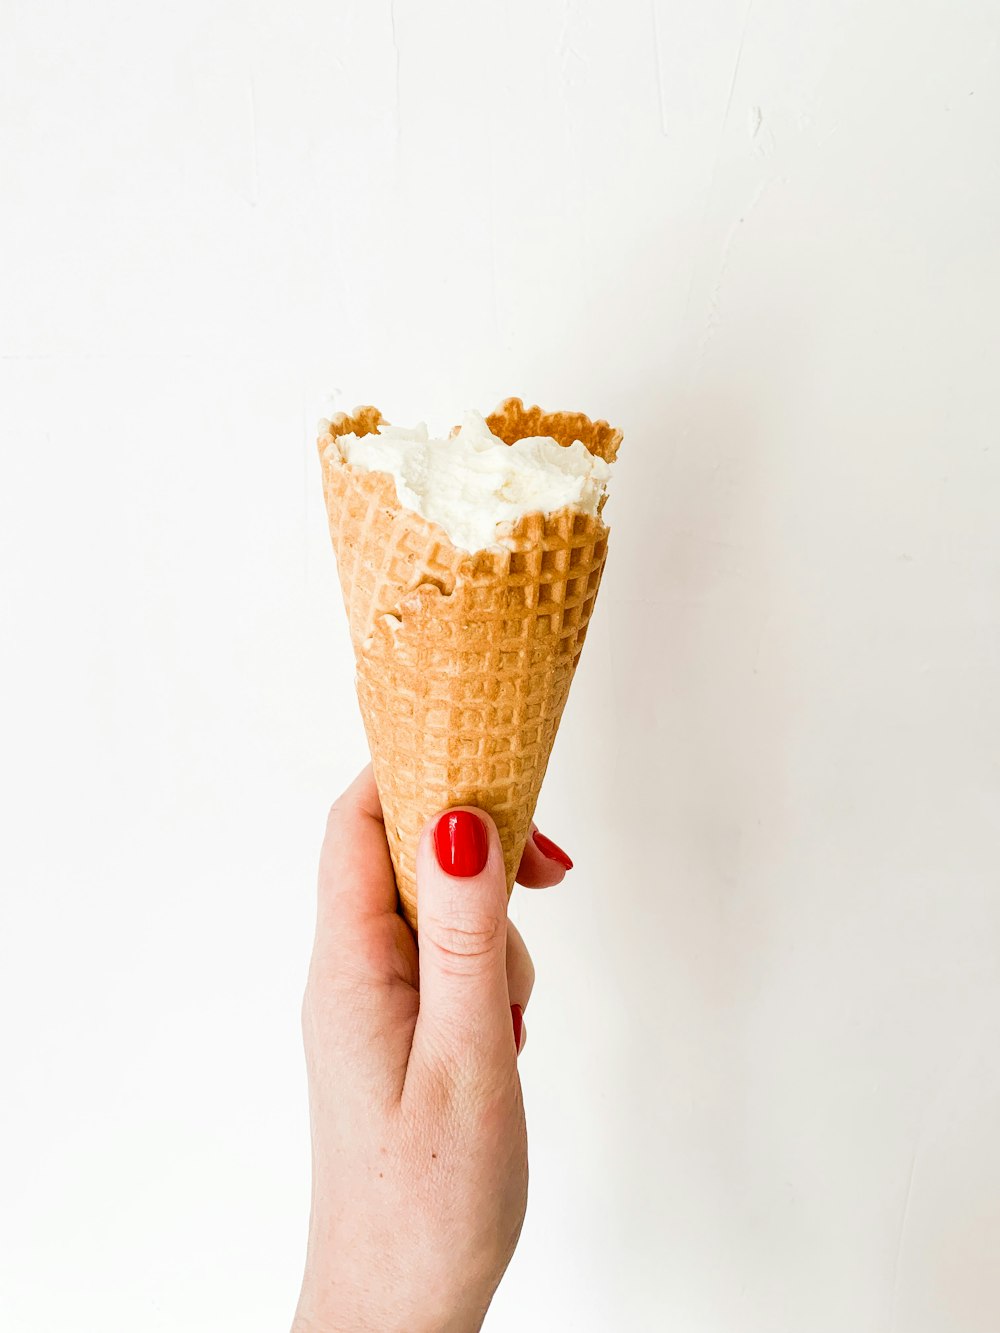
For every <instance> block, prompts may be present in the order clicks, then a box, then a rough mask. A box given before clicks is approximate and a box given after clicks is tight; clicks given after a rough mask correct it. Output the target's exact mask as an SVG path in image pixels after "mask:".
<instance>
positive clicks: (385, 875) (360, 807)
mask: <svg viewBox="0 0 1000 1333" xmlns="http://www.w3.org/2000/svg"><path fill="white" fill-rule="evenodd" d="M396 904H397V898H396V880H395V877H394V875H393V873H392V861H391V859H390V857H389V846H388V843H387V842H386V840H385V825H384V823H383V820H382V805H381V803H380V801H379V797H378V790H377V788H376V786H375V777H374V774H373V773H372V766H371V764H369V765H368V767H367V768H364V769H362V771H361V772H360V773H359V774H358V776H357V777H356V778H355V779H354V781H353V782H352V783H351V785H350V786H349V787H348V788H347V790H346V791H345V792H344V794H343V795H342V796H340V797H339V798H338V799H337V800H336V801H335V802H334V804H333V806H332V808H331V810H330V813H329V815H328V816H327V821H326V836H325V837H324V839H323V849H322V851H321V852H320V859H319V902H318V908H317V920H316V931H317V936H320V935H327V934H339V933H340V932H341V931H344V932H347V933H348V934H351V933H354V932H356V931H359V930H363V929H364V928H365V927H367V926H369V925H370V924H371V921H372V920H373V918H377V917H384V916H395V915H396Z"/></svg>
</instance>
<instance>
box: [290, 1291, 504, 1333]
mask: <svg viewBox="0 0 1000 1333" xmlns="http://www.w3.org/2000/svg"><path fill="white" fill-rule="evenodd" d="M380 1296H381V1297H382V1299H381V1300H379V1301H378V1302H377V1303H376V1301H375V1300H374V1299H372V1297H371V1296H370V1294H357V1293H354V1292H352V1291H348V1290H347V1289H345V1288H341V1287H339V1286H338V1287H337V1288H336V1291H335V1293H333V1292H331V1293H329V1294H328V1295H326V1296H325V1297H323V1298H320V1297H318V1296H317V1295H316V1293H314V1292H313V1291H311V1289H310V1286H309V1282H308V1278H307V1280H306V1282H305V1283H303V1287H302V1294H301V1296H300V1297H299V1304H298V1308H297V1309H296V1312H295V1320H294V1323H293V1324H292V1328H291V1333H480V1329H481V1328H482V1326H483V1320H484V1319H485V1318H486V1311H487V1309H488V1308H489V1301H488V1300H486V1301H483V1302H482V1303H481V1304H480V1305H479V1306H478V1307H477V1308H476V1309H475V1310H462V1311H460V1310H455V1309H453V1308H452V1309H449V1310H447V1311H444V1310H442V1309H441V1307H440V1306H437V1308H434V1309H431V1308H426V1309H415V1308H412V1307H410V1306H409V1305H407V1307H406V1308H405V1309H404V1308H403V1307H402V1306H401V1305H400V1304H397V1303H395V1302H393V1301H392V1298H391V1294H390V1293H387V1292H382V1293H380ZM386 1297H388V1302H386V1300H385V1298H386Z"/></svg>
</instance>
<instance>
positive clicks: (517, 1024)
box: [510, 1004, 524, 1051]
mask: <svg viewBox="0 0 1000 1333" xmlns="http://www.w3.org/2000/svg"><path fill="white" fill-rule="evenodd" d="M510 1021H511V1022H512V1023H513V1024H514V1050H515V1051H520V1049H521V1029H522V1028H523V1027H524V1010H523V1009H522V1008H521V1006H520V1005H519V1004H512V1005H511V1006H510Z"/></svg>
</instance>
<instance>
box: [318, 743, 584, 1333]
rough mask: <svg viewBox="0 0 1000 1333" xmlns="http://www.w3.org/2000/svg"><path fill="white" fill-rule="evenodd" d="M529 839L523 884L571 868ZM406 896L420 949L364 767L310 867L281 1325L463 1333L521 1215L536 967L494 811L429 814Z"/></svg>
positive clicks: (330, 1330) (483, 1300)
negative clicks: (294, 1281) (298, 1158)
mask: <svg viewBox="0 0 1000 1333" xmlns="http://www.w3.org/2000/svg"><path fill="white" fill-rule="evenodd" d="M537 839H538V841H535V838H534V837H531V838H529V839H528V844H527V847H526V849H525V853H524V856H523V858H522V861H521V867H520V870H519V871H518V880H519V882H520V883H522V884H525V885H527V886H529V887H538V888H541V887H544V886H547V885H551V884H556V883H558V882H559V881H560V880H561V879H562V878H563V875H564V874H565V872H566V869H568V868H569V867H570V865H571V864H572V862H570V861H569V858H568V857H566V856H565V853H562V852H560V850H559V848H558V847H556V846H555V844H553V843H551V842H549V841H548V839H545V838H543V837H542V836H541V835H540V834H538V835H537ZM449 870H450V871H451V872H452V873H448V871H449ZM417 891H418V909H419V914H420V948H419V953H418V949H417V942H416V940H415V938H414V936H413V933H412V931H411V930H410V928H409V926H408V925H407V924H406V922H405V921H404V920H403V918H402V917H401V916H399V915H398V914H397V911H396V887H395V881H394V879H393V873H392V863H391V861H390V859H389V850H388V846H387V844H386V840H385V830H384V827H383V824H382V812H381V807H380V805H379V800H378V793H377V791H376V788H375V782H374V779H373V777H372V772H371V768H367V769H365V771H364V772H363V773H362V774H361V775H360V776H359V777H358V778H357V780H356V781H355V782H354V784H353V785H352V786H351V787H349V788H348V790H347V791H346V792H345V793H344V795H343V796H342V797H341V798H340V800H339V801H337V803H336V804H335V805H334V807H333V809H332V810H331V811H330V817H329V820H328V822H327V830H326V839H325V841H324V843H323V851H322V854H321V858H320V873H319V904H318V911H317V921H316V940H315V945H314V948H313V956H312V962H311V965H310V970H309V980H308V983H307V986H306V994H305V1001H304V1004H303V1034H304V1039H305V1047H306V1062H307V1065H308V1070H309V1100H310V1116H311V1123H312V1147H313V1194H312V1210H311V1215H310V1221H309V1245H308V1254H307V1259H306V1271H305V1276H304V1279H303V1283H302V1292H301V1295H300V1298H299V1305H298V1310H297V1312H296V1316H295V1323H294V1325H293V1330H292V1333H347V1331H348V1330H350V1333H365V1331H367V1330H373V1331H374V1333H472V1331H473V1330H477V1329H479V1328H480V1326H481V1324H482V1321H483V1318H484V1316H485V1314H486V1310H487V1307H488V1306H489V1303H490V1300H491V1299H492V1296H493V1293H494V1292H495V1290H496V1288H497V1285H498V1283H499V1281H500V1279H501V1277H502V1276H503V1274H504V1271H505V1269H506V1267H507V1264H508V1263H509V1262H510V1258H511V1255H512V1254H513V1252H514V1246H515V1245H516V1243H517V1238H518V1235H519V1234H520V1230H521V1224H522V1222H523V1220H524V1211H525V1204H526V1200H527V1184H528V1161H527V1142H526V1135H525V1124H524V1107H523V1104H522V1100H521V1085H520V1080H519V1078H518V1074H517V1054H518V1052H519V1050H520V1048H521V1047H522V1046H523V1044H524V1029H523V1024H522V1022H521V1015H522V1014H523V1011H524V1008H525V1006H526V1005H527V1003H528V998H529V996H530V994H531V988H532V984H533V982H534V968H533V967H532V964H531V959H530V957H529V956H528V952H527V949H526V948H525V946H524V941H523V940H522V939H521V936H520V934H519V933H518V931H517V928H516V927H515V926H514V925H513V924H512V923H511V922H509V921H508V919H507V892H506V880H505V874H504V866H503V856H502V853H501V850H500V842H499V839H498V836H497V832H496V828H495V826H494V824H493V821H492V820H491V819H490V817H489V816H488V815H486V814H484V813H483V812H482V811H472V810H469V809H465V810H464V811H463V810H459V811H449V812H447V813H446V814H443V815H441V816H439V817H438V818H437V819H436V820H432V821H431V823H430V824H429V825H428V826H427V828H426V829H425V830H424V833H423V835H422V837H421V840H420V846H419V850H418V854H417Z"/></svg>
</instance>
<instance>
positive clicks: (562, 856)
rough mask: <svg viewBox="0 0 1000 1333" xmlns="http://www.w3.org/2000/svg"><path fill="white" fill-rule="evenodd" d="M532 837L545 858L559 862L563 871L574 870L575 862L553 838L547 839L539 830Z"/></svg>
mask: <svg viewBox="0 0 1000 1333" xmlns="http://www.w3.org/2000/svg"><path fill="white" fill-rule="evenodd" d="M531 836H532V838H533V839H534V841H535V846H536V847H537V848H538V850H539V851H540V852H541V854H542V855H543V856H547V857H548V858H549V860H550V861H557V862H558V863H559V865H561V866H562V868H563V870H572V869H573V862H572V861H571V860H570V859H569V857H568V856H567V855H566V853H565V852H564V851H563V849H562V848H561V847H559V846H558V845H557V844H556V843H554V842H553V841H552V839H551V838H547V837H546V836H545V834H544V833H539V832H538V830H537V829H535V831H534V833H533V834H532V835H531Z"/></svg>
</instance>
